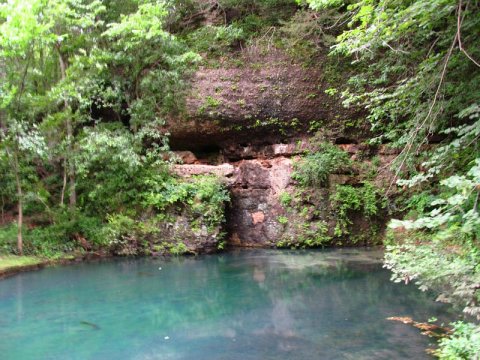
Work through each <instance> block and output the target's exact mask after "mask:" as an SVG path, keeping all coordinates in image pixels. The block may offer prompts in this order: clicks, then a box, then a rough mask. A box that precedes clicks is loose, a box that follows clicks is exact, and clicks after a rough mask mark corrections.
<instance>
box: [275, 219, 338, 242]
mask: <svg viewBox="0 0 480 360" xmlns="http://www.w3.org/2000/svg"><path fill="white" fill-rule="evenodd" d="M287 220H288V219H287ZM294 234H295V235H288V234H286V235H284V236H283V238H282V239H281V240H280V241H278V242H277V243H276V246H277V247H278V248H291V249H306V248H318V247H323V246H327V245H329V244H331V240H332V238H331V237H330V236H329V235H328V226H327V224H326V223H325V222H322V221H318V222H315V223H312V224H308V223H303V224H301V225H297V227H296V229H295V233H294Z"/></svg>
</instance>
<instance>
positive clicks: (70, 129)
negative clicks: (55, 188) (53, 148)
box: [57, 49, 77, 208]
mask: <svg viewBox="0 0 480 360" xmlns="http://www.w3.org/2000/svg"><path fill="white" fill-rule="evenodd" d="M57 50H58V61H59V63H60V73H61V76H62V80H65V78H66V70H67V65H66V63H65V60H64V59H63V56H62V54H61V53H60V49H57ZM64 108H65V110H67V109H68V101H67V99H65V100H64ZM66 123H67V124H66V125H67V153H68V156H71V155H72V154H73V127H72V121H71V119H70V117H68V118H67V121H66ZM65 159H66V160H65V161H66V164H68V178H69V183H70V189H69V193H70V198H69V199H70V202H69V204H70V207H71V208H73V207H75V205H76V204H77V192H76V189H75V165H74V163H73V161H72V159H71V158H67V157H66V158H65ZM62 195H63V194H62ZM62 203H63V198H62Z"/></svg>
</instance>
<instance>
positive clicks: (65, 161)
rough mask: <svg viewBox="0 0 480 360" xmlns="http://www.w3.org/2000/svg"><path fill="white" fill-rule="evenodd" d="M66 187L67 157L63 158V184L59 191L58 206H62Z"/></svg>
mask: <svg viewBox="0 0 480 360" xmlns="http://www.w3.org/2000/svg"><path fill="white" fill-rule="evenodd" d="M66 188H67V158H65V157H64V158H63V185H62V192H61V193H60V206H61V207H63V203H64V199H65V190H66Z"/></svg>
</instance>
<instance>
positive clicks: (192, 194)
mask: <svg viewBox="0 0 480 360" xmlns="http://www.w3.org/2000/svg"><path fill="white" fill-rule="evenodd" d="M148 183H149V184H151V185H152V186H153V187H152V188H151V189H150V190H149V191H148V192H145V193H143V194H142V197H143V205H144V206H147V207H148V206H153V207H154V208H155V209H157V210H158V211H164V210H166V209H168V208H171V207H176V206H181V207H187V209H188V211H189V212H190V213H191V214H192V216H193V217H194V218H201V219H202V220H203V221H204V222H205V224H206V225H207V226H208V227H209V228H212V229H213V228H215V227H217V226H219V225H221V224H222V223H223V222H224V221H225V218H224V207H225V203H226V202H228V201H230V197H229V194H228V191H227V190H226V188H225V186H224V184H222V182H220V180H219V179H218V178H217V177H216V176H212V175H199V176H195V177H192V179H191V180H190V181H188V180H187V181H179V180H177V179H175V178H169V179H168V181H167V182H159V181H155V180H153V181H152V180H148Z"/></svg>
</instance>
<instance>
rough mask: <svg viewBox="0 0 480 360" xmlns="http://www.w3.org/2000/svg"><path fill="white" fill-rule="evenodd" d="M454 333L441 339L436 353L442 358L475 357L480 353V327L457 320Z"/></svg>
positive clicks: (454, 324) (448, 359)
mask: <svg viewBox="0 0 480 360" xmlns="http://www.w3.org/2000/svg"><path fill="white" fill-rule="evenodd" d="M452 325H453V333H452V334H451V335H450V336H448V337H446V338H443V339H441V340H440V344H439V349H438V350H437V351H436V352H435V355H436V356H438V358H440V359H442V360H456V359H465V360H467V359H475V358H476V357H478V356H479V354H480V327H478V326H477V325H474V324H471V323H464V322H462V321H457V322H455V323H453V324H452Z"/></svg>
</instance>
